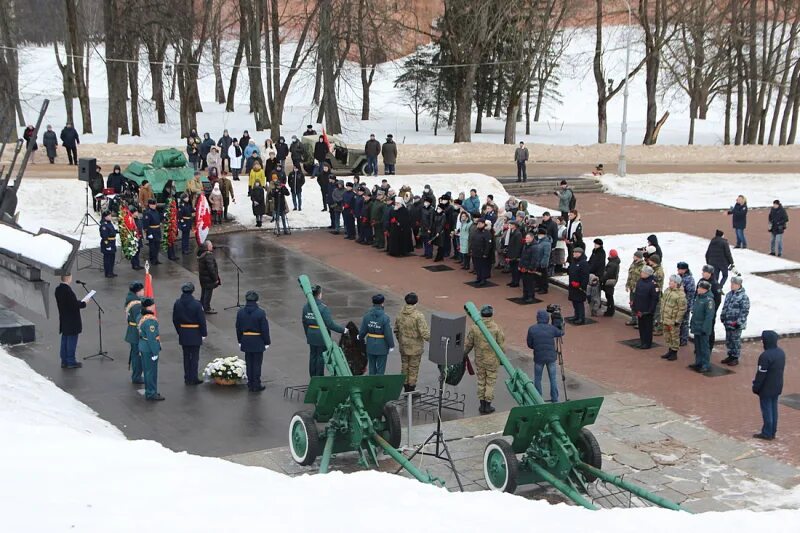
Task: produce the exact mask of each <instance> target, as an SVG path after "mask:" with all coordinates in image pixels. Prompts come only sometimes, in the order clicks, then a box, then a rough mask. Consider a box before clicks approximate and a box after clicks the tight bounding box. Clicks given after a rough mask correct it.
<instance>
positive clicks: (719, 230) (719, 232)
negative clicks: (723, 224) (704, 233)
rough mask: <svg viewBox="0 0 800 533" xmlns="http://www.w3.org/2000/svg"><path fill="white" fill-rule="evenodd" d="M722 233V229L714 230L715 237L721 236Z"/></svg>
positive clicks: (723, 233)
mask: <svg viewBox="0 0 800 533" xmlns="http://www.w3.org/2000/svg"><path fill="white" fill-rule="evenodd" d="M723 235H725V232H724V231H722V230H721V229H718V230H717V231H715V232H714V236H715V237H722V236H723Z"/></svg>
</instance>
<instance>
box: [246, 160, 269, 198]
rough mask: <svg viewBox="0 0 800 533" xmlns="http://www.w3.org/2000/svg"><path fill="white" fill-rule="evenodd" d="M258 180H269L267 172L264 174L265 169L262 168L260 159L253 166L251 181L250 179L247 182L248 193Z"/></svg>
mask: <svg viewBox="0 0 800 533" xmlns="http://www.w3.org/2000/svg"><path fill="white" fill-rule="evenodd" d="M256 181H257V182H259V183H266V182H267V176H266V174H264V170H263V169H262V168H261V163H260V162H258V161H255V162H254V163H253V168H252V169H251V170H250V175H249V181H248V184H247V192H248V194H249V193H250V191H251V190H252V189H253V187H254V186H255V182H256Z"/></svg>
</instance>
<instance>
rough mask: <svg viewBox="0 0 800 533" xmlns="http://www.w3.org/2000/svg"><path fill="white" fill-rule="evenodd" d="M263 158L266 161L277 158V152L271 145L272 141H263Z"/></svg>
mask: <svg viewBox="0 0 800 533" xmlns="http://www.w3.org/2000/svg"><path fill="white" fill-rule="evenodd" d="M264 156H265V157H266V158H267V159H273V158H277V157H278V150H276V149H275V145H274V144H272V139H267V140H266V141H264Z"/></svg>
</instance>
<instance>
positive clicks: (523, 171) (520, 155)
mask: <svg viewBox="0 0 800 533" xmlns="http://www.w3.org/2000/svg"><path fill="white" fill-rule="evenodd" d="M529 157H530V153H529V152H528V148H527V147H526V146H525V143H524V142H522V141H520V142H519V148H517V149H516V150H514V161H515V162H516V163H517V183H520V182H526V181H528V169H527V164H528V158H529Z"/></svg>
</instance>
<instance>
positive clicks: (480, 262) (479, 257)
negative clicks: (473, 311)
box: [437, 218, 494, 287]
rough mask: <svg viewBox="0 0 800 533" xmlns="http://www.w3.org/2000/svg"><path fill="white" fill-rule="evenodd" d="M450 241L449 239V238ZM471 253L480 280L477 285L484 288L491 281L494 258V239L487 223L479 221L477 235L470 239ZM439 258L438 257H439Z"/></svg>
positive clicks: (474, 234) (482, 220)
mask: <svg viewBox="0 0 800 533" xmlns="http://www.w3.org/2000/svg"><path fill="white" fill-rule="evenodd" d="M448 240H449V238H448ZM469 253H470V254H471V255H472V264H473V265H474V268H475V274H476V275H477V277H478V279H477V280H476V285H477V286H478V287H483V286H484V285H486V280H488V279H489V275H490V273H491V268H492V259H493V258H494V239H493V238H492V233H491V231H490V230H487V229H486V221H485V220H484V219H482V218H480V219H478V223H477V228H476V230H475V233H473V234H472V235H470V238H469ZM437 257H438V256H437Z"/></svg>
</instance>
